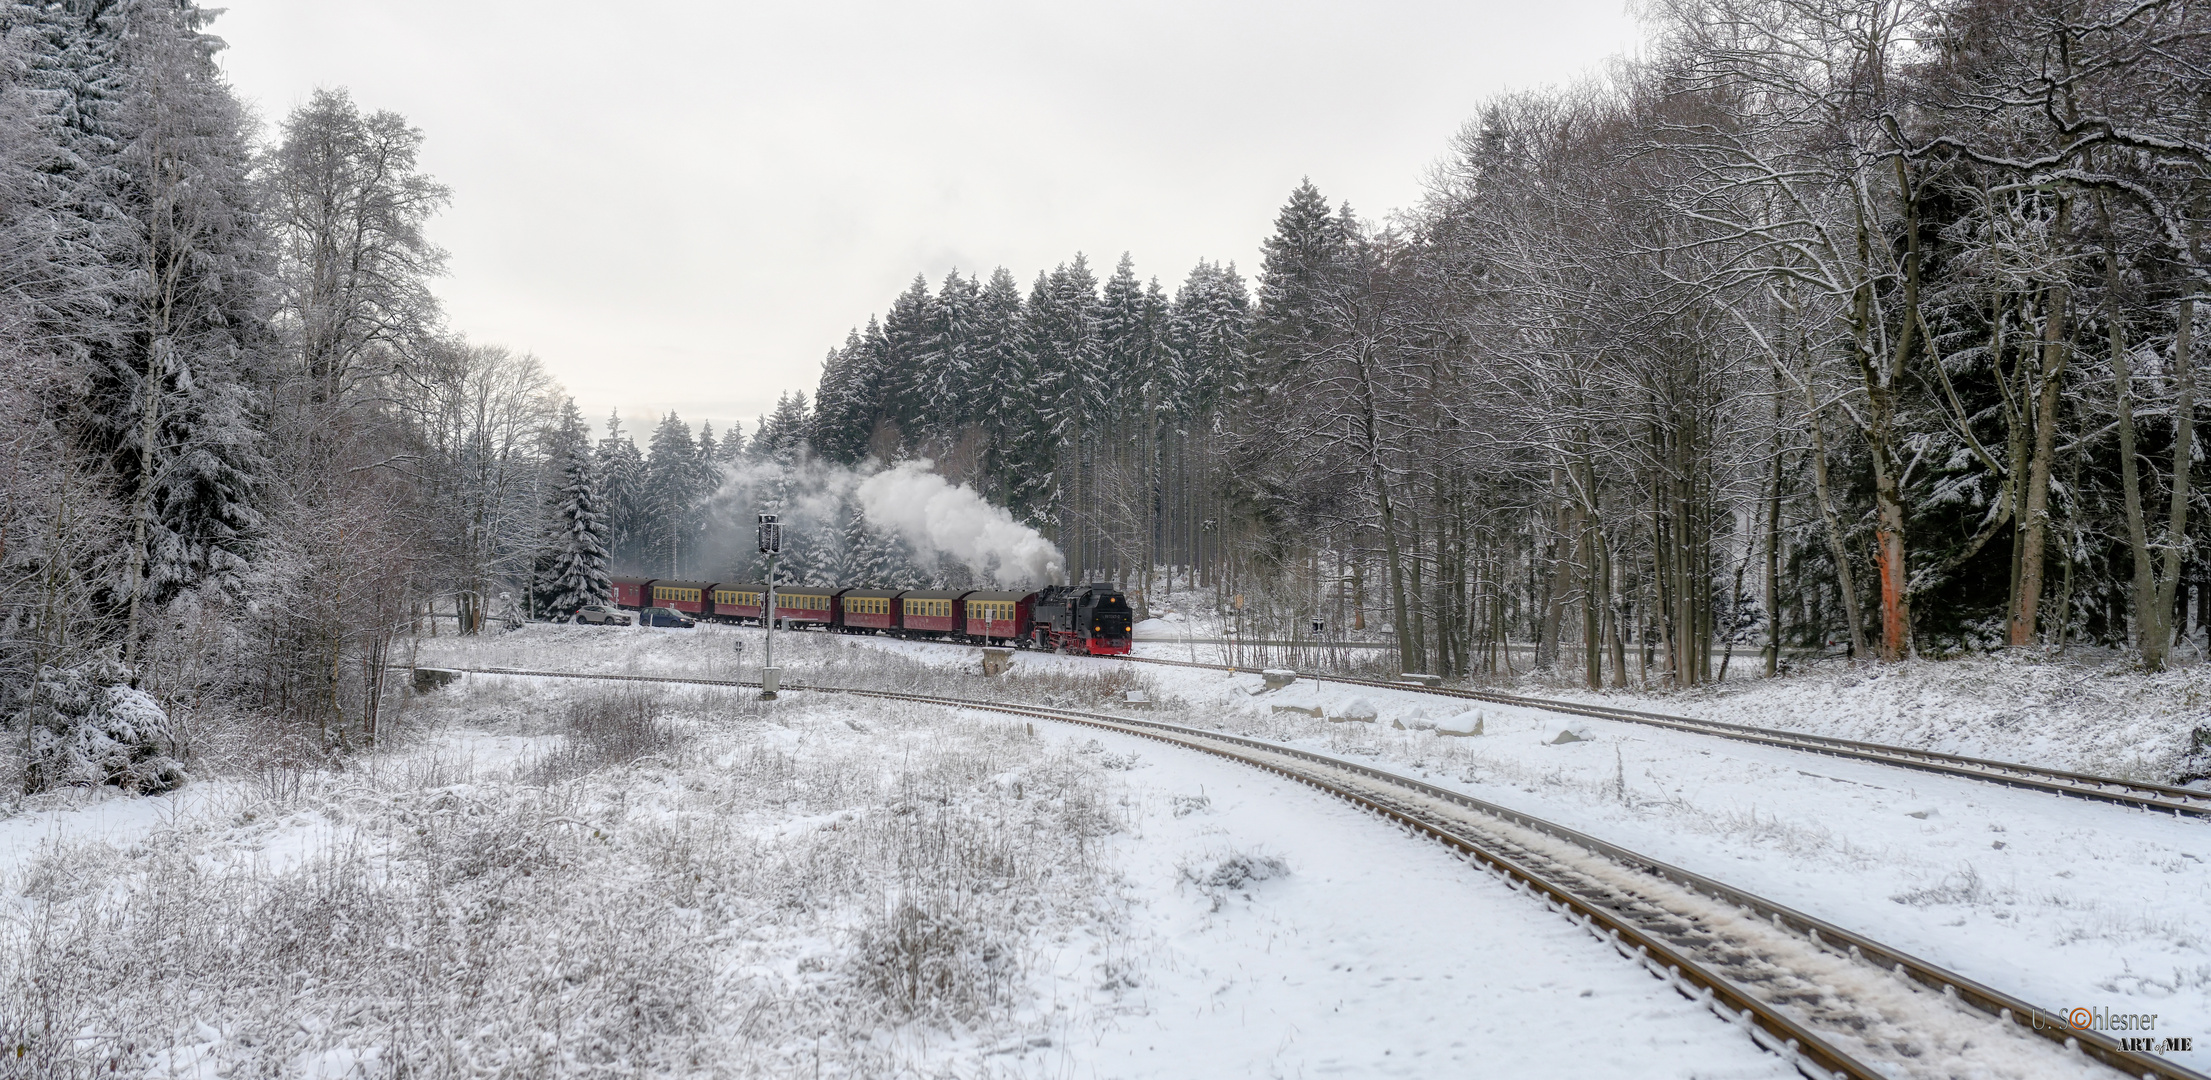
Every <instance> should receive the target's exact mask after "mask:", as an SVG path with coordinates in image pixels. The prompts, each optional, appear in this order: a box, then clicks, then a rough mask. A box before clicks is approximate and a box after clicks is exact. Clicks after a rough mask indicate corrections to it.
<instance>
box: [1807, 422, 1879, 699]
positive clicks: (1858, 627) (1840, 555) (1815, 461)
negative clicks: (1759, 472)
mask: <svg viewBox="0 0 2211 1080" xmlns="http://www.w3.org/2000/svg"><path fill="white" fill-rule="evenodd" d="M1812 395H1813V390H1812V385H1811V384H1810V383H1809V382H1807V383H1805V384H1804V397H1805V403H1806V404H1807V405H1808V406H1810V409H1811V429H1812V493H1813V496H1814V497H1815V498H1817V499H1818V500H1819V512H1820V518H1821V519H1822V520H1823V521H1824V522H1825V523H1826V525H1827V552H1828V555H1829V556H1830V557H1831V558H1833V559H1834V560H1835V586H1836V591H1837V592H1840V593H1841V594H1842V604H1843V621H1844V622H1845V623H1847V624H1849V630H1850V656H1851V659H1852V660H1854V661H1860V662H1862V661H1864V660H1865V658H1866V636H1865V623H1864V621H1863V620H1862V619H1861V618H1860V617H1859V614H1858V587H1857V584H1856V582H1855V581H1853V580H1852V578H1853V575H1852V574H1851V572H1850V549H1849V546H1848V545H1847V544H1846V543H1845V542H1844V537H1843V527H1842V519H1841V518H1840V517H1839V516H1838V515H1837V514H1836V513H1835V500H1834V498H1833V495H1832V492H1830V490H1829V488H1828V484H1827V434H1826V431H1825V430H1824V428H1823V427H1822V425H1821V424H1820V410H1819V402H1818V401H1817V400H1815V399H1814V398H1813V396H1812Z"/></svg>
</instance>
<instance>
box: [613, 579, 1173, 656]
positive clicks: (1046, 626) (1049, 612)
mask: <svg viewBox="0 0 2211 1080" xmlns="http://www.w3.org/2000/svg"><path fill="white" fill-rule="evenodd" d="M767 593H768V586H767V583H766V582H761V581H737V582H730V581H678V580H675V579H672V578H640V577H618V578H615V579H614V604H615V606H617V607H622V608H628V609H630V610H632V611H639V612H642V611H644V610H645V609H647V608H655V607H660V608H670V609H673V610H675V611H679V612H682V613H683V614H685V615H688V616H690V617H691V618H694V619H707V620H711V621H714V622H724V623H736V624H754V625H761V624H765V623H766V621H767V619H768V618H769V616H768V615H767V614H766V612H765V610H764V609H765V608H766V606H767ZM773 617H774V618H775V619H776V620H777V625H779V626H784V627H788V628H792V629H803V630H827V631H833V632H837V633H845V634H883V635H887V636H891V637H908V638H929V639H936V640H940V641H960V642H967V643H971V644H983V645H1007V646H1013V647H1017V648H1024V649H1045V650H1049V651H1053V652H1067V653H1083V654H1086V655H1090V656H1125V655H1127V654H1128V651H1129V642H1130V639H1131V637H1132V636H1133V630H1134V612H1133V611H1132V610H1131V609H1130V608H1129V602H1128V597H1127V596H1126V595H1124V594H1123V593H1122V592H1121V590H1120V589H1118V588H1115V587H1114V586H1113V585H1112V584H1110V583H1107V582H1092V583H1090V584H1087V585H1054V586H1051V587H1049V588H1044V589H1038V590H1035V591H1033V592H1003V591H992V590H985V589H903V590H901V589H874V588H868V587H866V586H853V587H850V588H837V587H833V586H812V585H778V586H776V588H775V614H774V616H773Z"/></svg>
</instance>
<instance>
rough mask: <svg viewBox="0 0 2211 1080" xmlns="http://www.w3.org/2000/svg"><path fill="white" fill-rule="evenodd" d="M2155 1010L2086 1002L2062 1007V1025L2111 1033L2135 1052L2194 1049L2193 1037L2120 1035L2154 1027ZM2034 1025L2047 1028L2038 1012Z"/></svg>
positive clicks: (2067, 1027)
mask: <svg viewBox="0 0 2211 1080" xmlns="http://www.w3.org/2000/svg"><path fill="white" fill-rule="evenodd" d="M2157 1017H2158V1014H2157V1013H2127V1012H2113V1011H2111V1010H2110V1009H2105V1008H2090V1007H2088V1006H2086V1005H2082V1006H2077V1007H2075V1008H2071V1009H2067V1010H2065V1028H2066V1030H2071V1031H2098V1032H2102V1033H2104V1034H2106V1035H2112V1036H2114V1037H2115V1041H2116V1042H2117V1043H2118V1044H2119V1049H2121V1050H2125V1051H2128V1052H2130V1053H2136V1054H2187V1053H2193V1052H2194V1051H2195V1039H2194V1038H2193V1037H2184V1038H2177V1039H2176V1038H2158V1037H2157V1036H2154V1035H2132V1034H2129V1035H2121V1034H2119V1033H2120V1032H2149V1031H2155V1030H2157ZM2034 1026H2035V1027H2037V1028H2047V1027H2049V1026H2050V1025H2048V1024H2045V1023H2043V1022H2042V1018H2041V1017H2040V1016H2036V1017H2035V1018H2034Z"/></svg>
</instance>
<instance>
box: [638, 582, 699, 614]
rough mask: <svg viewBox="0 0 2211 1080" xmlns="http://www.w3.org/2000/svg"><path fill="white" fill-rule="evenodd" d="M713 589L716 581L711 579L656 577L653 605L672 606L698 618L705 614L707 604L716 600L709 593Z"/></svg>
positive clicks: (653, 588)
mask: <svg viewBox="0 0 2211 1080" xmlns="http://www.w3.org/2000/svg"><path fill="white" fill-rule="evenodd" d="M713 591H714V583H713V582H711V581H676V580H674V579H671V578H656V579H654V581H653V583H652V598H653V603H652V606H654V607H664V608H672V609H674V610H676V611H680V612H682V613H684V614H685V615H689V616H691V617H693V618H697V617H700V616H703V615H705V614H706V611H707V606H708V605H709V604H712V603H713V602H714V601H713V598H712V597H709V596H708V595H707V594H708V593H710V592H713Z"/></svg>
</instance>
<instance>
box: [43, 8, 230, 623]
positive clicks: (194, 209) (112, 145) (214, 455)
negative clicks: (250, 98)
mask: <svg viewBox="0 0 2211 1080" xmlns="http://www.w3.org/2000/svg"><path fill="white" fill-rule="evenodd" d="M75 10H84V11H88V12H96V14H91V15H90V16H89V18H88V19H87V21H86V23H85V25H84V27H83V29H82V32H81V35H80V36H79V39H78V41H77V42H76V45H75V47H74V48H72V49H71V50H69V53H68V55H70V56H73V57H75V58H77V61H76V62H79V63H83V64H86V65H88V67H86V68H85V69H83V70H81V77H82V78H83V80H84V83H85V85H86V86H87V87H90V86H94V85H96V86H98V87H100V88H101V89H102V90H103V91H104V93H105V95H106V100H105V101H103V102H101V103H100V106H99V107H98V108H96V109H93V110H90V111H88V112H86V113H84V114H82V116H81V118H80V123H82V124H84V125H85V127H86V128H87V129H88V132H89V134H91V135H92V136H94V138H93V139H91V140H87V141H86V142H85V143H84V145H85V146H86V148H88V149H90V150H93V151H94V152H95V153H96V154H97V157H96V158H95V159H94V160H93V161H92V162H90V163H89V164H90V165H91V167H92V170H93V173H94V174H95V175H96V176H97V177H98V178H100V183H101V185H102V187H104V188H105V190H104V191H101V192H99V194H98V195H97V196H95V197H96V198H97V199H99V200H100V202H101V204H102V205H103V210H102V212H103V213H112V214H117V215H120V221H119V222H118V224H120V225H121V226H122V227H120V228H114V229H109V230H105V231H104V244H103V246H105V247H106V248H107V251H106V255H107V258H108V260H109V265H110V267H111V268H112V270H113V271H115V272H117V273H119V274H120V275H121V287H120V288H119V289H118V290H117V293H116V299H117V301H118V303H117V307H116V308H115V310H114V312H113V316H112V321H111V322H109V323H107V325H106V326H105V327H103V328H101V329H102V332H98V333H94V334H92V335H89V336H88V337H87V338H86V339H85V344H86V345H88V346H89V351H90V354H91V355H90V357H89V360H90V363H89V366H88V374H89V376H90V378H89V385H88V387H87V389H88V393H87V394H86V395H85V398H84V400H83V404H84V406H85V408H86V419H87V420H88V421H89V424H88V427H89V431H88V433H87V434H88V438H89V440H90V441H91V442H92V443H93V444H94V445H96V446H97V447H98V448H99V452H100V453H101V455H102V456H103V457H104V458H105V460H106V463H107V466H108V473H109V475H110V476H111V477H113V481H114V483H115V486H116V496H117V500H118V502H119V503H121V504H122V505H123V506H124V507H125V508H126V512H127V514H128V524H127V530H128V531H127V533H126V534H125V535H124V536H123V537H120V538H119V539H120V541H121V543H120V544H119V545H118V546H119V548H120V550H119V551H118V553H117V554H118V556H119V557H118V558H117V559H116V560H115V562H116V564H117V565H118V566H119V568H120V573H119V574H118V575H117V580H116V581H115V583H114V587H113V591H112V596H113V599H112V603H113V606H114V608H115V610H116V611H117V612H118V613H119V614H122V615H123V616H124V623H125V628H124V641H123V648H124V656H125V659H126V661H128V660H130V659H131V658H132V656H133V655H134V654H135V650H136V648H137V646H138V641H139V637H140V634H141V632H142V628H143V625H144V622H145V620H144V617H143V612H144V611H145V610H146V609H147V608H149V607H150V606H152V605H158V604H160V603H163V602H164V601H166V600H167V599H168V598H169V597H171V596H173V595H175V594H176V593H177V592H179V591H181V590H183V589H186V588H190V587H192V586H194V585H196V584H198V583H199V582H200V581H202V580H204V579H206V578H207V577H209V576H210V575H220V576H229V575H235V574H236V573H238V572H240V571H242V570H243V569H244V568H245V565H246V556H247V552H248V548H249V546H250V545H251V543H252V534H253V532H254V530H255V528H256V526H257V525H258V524H259V522H260V520H261V512H260V510H259V508H258V507H257V505H256V503H257V501H258V498H259V496H258V494H257V491H256V488H257V486H258V484H259V480H258V474H259V472H260V471H261V469H262V468H263V465H264V462H263V459H262V457H261V453H260V441H261V434H260V429H259V427H258V424H257V422H256V419H255V417H256V413H257V412H258V410H259V405H258V403H257V402H256V400H255V391H254V389H253V387H254V385H255V384H256V383H257V382H259V380H260V373H259V371H258V368H257V364H258V363H259V360H260V358H261V357H262V356H263V355H265V352H266V345H267V338H266V335H265V329H264V328H265V327H266V325H267V324H266V321H265V319H264V315H265V305H264V296H265V291H264V290H265V286H266V282H267V273H268V266H269V263H268V260H267V257H266V254H265V249H264V248H263V247H262V244H261V239H262V233H261V227H260V221H259V220H258V218H257V217H256V215H255V209H254V207H255V197H254V193H253V189H252V179H251V171H252V153H251V150H250V147H249V142H248V139H249V135H248V125H247V121H246V117H245V112H244V110H243V109H242V108H241V107H240V105H239V103H238V101H237V99H236V98H235V97H234V96H233V95H232V94H231V92H230V89H229V87H228V86H227V85H226V84H225V82H224V80H223V77H222V72H221V69H220V68H219V67H218V66H217V65H216V63H215V59H214V56H215V52H216V51H217V50H218V49H220V48H221V47H222V43H221V41H220V39H218V38H215V37H214V36H212V35H210V34H208V33H207V32H206V30H205V27H206V24H207V22H208V20H209V19H210V18H211V15H210V14H209V13H208V12H206V11H203V10H201V9H200V8H198V7H197V6H195V5H193V4H191V3H188V2H187V3H176V2H167V0H126V2H122V3H116V4H111V5H102V6H99V7H97V8H95V7H92V6H90V5H87V6H86V7H84V8H81V9H75Z"/></svg>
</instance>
